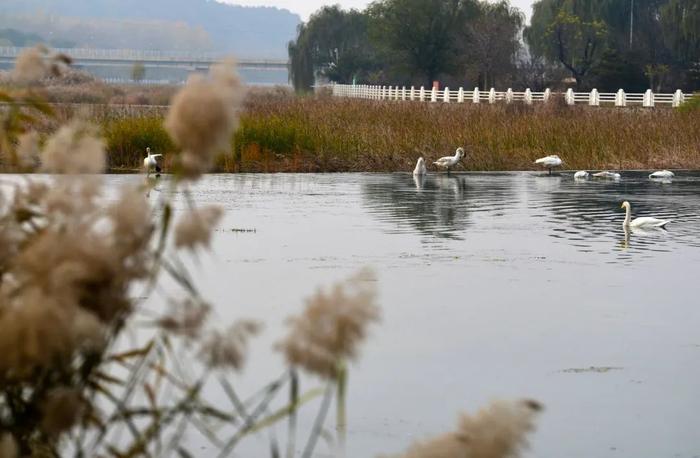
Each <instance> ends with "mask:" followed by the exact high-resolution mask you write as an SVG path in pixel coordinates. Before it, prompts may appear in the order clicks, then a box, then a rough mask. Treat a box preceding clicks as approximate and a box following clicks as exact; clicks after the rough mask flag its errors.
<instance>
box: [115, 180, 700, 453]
mask: <svg viewBox="0 0 700 458" xmlns="http://www.w3.org/2000/svg"><path fill="white" fill-rule="evenodd" d="M108 179H109V180H110V181H112V182H114V183H115V184H116V183H118V182H122V181H125V180H138V179H142V178H139V177H135V176H110V177H109V178H108ZM167 189H168V187H167V178H166V177H164V178H163V180H162V183H161V184H160V185H159V186H158V187H157V189H156V191H154V192H153V193H152V196H151V198H153V199H155V198H158V193H159V192H168V191H167ZM192 195H193V198H194V200H195V202H196V204H197V205H205V204H212V203H216V204H221V205H223V206H224V207H225V208H226V217H225V221H224V223H223V224H222V225H221V227H220V229H219V230H218V231H217V232H216V234H215V238H214V241H213V245H212V253H211V254H210V255H205V256H199V258H197V259H196V260H192V262H197V264H196V265H195V264H193V271H195V272H196V273H197V277H198V278H197V283H198V284H199V285H200V286H201V290H202V291H204V292H205V294H206V296H207V298H208V299H210V300H211V301H212V303H214V304H216V306H217V310H216V312H217V315H219V316H220V317H221V320H222V322H228V321H231V320H233V319H234V318H240V317H242V316H244V317H252V318H257V319H260V320H262V321H264V322H265V323H266V332H265V334H264V335H263V337H262V338H261V339H259V340H257V341H256V342H255V343H254V344H253V347H254V349H253V351H252V354H251V355H250V359H249V361H250V364H249V367H248V369H247V371H246V374H245V375H244V376H242V377H241V378H240V380H236V383H237V385H238V386H239V387H241V390H242V391H245V390H246V389H251V390H252V389H254V388H255V387H256V384H255V380H258V381H259V380H260V379H261V377H272V376H275V375H278V373H279V371H280V368H281V367H282V366H281V361H282V360H281V358H280V356H279V355H277V354H276V353H274V352H272V351H271V350H270V348H271V345H272V343H273V342H274V341H275V340H276V339H277V338H278V337H279V336H280V335H281V333H282V329H283V321H284V319H285V317H287V316H288V315H290V314H292V313H296V312H297V311H299V310H300V309H301V306H302V301H303V298H304V297H307V296H309V295H310V294H312V293H313V291H314V289H315V288H316V287H317V286H319V285H327V284H329V283H330V282H332V281H335V280H338V279H342V278H344V277H345V276H347V275H348V274H350V273H352V272H354V271H356V270H357V268H359V267H362V266H372V267H374V268H375V269H376V271H377V273H378V278H379V279H378V281H379V283H378V286H379V291H380V304H381V305H382V311H383V321H382V323H381V324H380V325H379V326H377V327H375V328H374V329H373V332H372V333H371V336H370V338H369V339H368V342H367V343H366V345H365V346H364V347H363V350H362V356H361V359H360V361H359V362H358V363H357V364H355V365H353V366H352V368H351V373H350V385H349V438H348V447H349V450H348V456H357V457H360V456H375V455H376V454H379V453H390V452H397V451H400V450H403V449H404V448H405V447H406V446H407V445H408V444H409V443H410V442H411V441H413V440H415V439H418V438H424V437H427V436H429V435H430V434H433V433H438V432H442V431H446V430H450V429H452V428H453V425H454V424H455V421H456V418H457V414H458V413H459V411H460V410H463V409H466V410H470V411H473V410H475V409H477V408H478V407H480V406H482V405H484V404H485V403H486V402H487V401H488V400H489V399H492V398H516V397H532V398H535V399H538V400H540V401H541V402H542V403H544V405H545V406H546V410H545V412H544V413H543V415H542V416H541V418H540V421H539V428H538V430H537V432H536V433H535V434H534V435H533V451H532V452H531V453H530V455H529V456H533V457H534V456H537V457H551V458H558V457H581V458H583V457H593V456H595V457H619V456H625V457H649V458H652V457H660V456H664V457H671V456H673V457H676V456H677V457H693V456H697V453H698V451H699V450H700V436H698V434H697V425H698V424H700V414H698V412H700V396H699V395H698V390H697V386H698V382H700V364H698V361H700V334H699V333H698V329H700V312H699V311H698V307H697V300H696V298H697V294H698V283H697V266H698V262H699V261H700V224H699V223H700V221H699V220H700V216H699V215H700V198H699V196H700V175H698V174H683V173H679V174H678V175H677V177H676V179H674V180H673V181H672V182H671V183H661V182H652V181H650V180H648V179H647V174H644V173H632V172H630V173H624V174H623V179H622V180H620V181H618V182H613V181H595V180H589V181H586V182H576V181H574V180H573V178H572V176H571V175H570V174H561V175H559V176H553V177H548V176H545V175H543V174H540V173H532V172H524V173H469V174H452V175H451V176H447V175H446V174H439V175H437V174H429V175H428V176H427V177H426V178H425V179H424V180H415V179H414V178H413V177H412V176H411V175H409V174H322V175H321V174H319V175H315V174H308V175H256V174H240V175H210V176H207V177H205V178H204V179H203V180H202V181H201V182H200V183H198V184H197V185H196V186H195V187H194V188H193V189H192ZM175 197H176V203H177V208H176V211H180V210H182V209H184V208H186V203H185V201H184V200H183V199H182V198H181V197H182V196H180V195H178V196H175ZM623 200H629V201H630V202H631V204H632V211H633V216H656V217H659V218H668V219H671V220H672V222H671V223H670V224H669V225H668V231H667V232H663V231H656V232H651V233H643V234H640V233H631V234H629V235H627V236H626V234H625V232H624V231H623V229H622V225H621V223H622V221H623V219H624V210H622V209H620V203H621V202H622V201H623ZM197 266H198V267H197ZM304 383H305V386H306V387H307V388H308V387H311V386H314V383H318V382H317V381H314V380H313V379H309V380H306V381H305V382H304ZM313 413H315V412H314V411H313V410H309V411H308V413H307V415H306V416H307V417H312V416H313ZM306 421H311V420H310V419H308V420H306ZM302 427H303V425H302ZM280 429H281V430H283V429H284V428H280ZM193 440H197V439H193ZM266 440H267V439H266V436H261V437H259V438H257V439H253V440H251V441H248V442H247V443H246V445H245V446H244V448H243V449H242V452H241V453H244V455H241V456H246V455H245V453H255V452H256V451H258V452H259V453H268V449H267V448H266V447H267V442H266ZM202 447H203V450H204V447H205V446H204V445H203V446H202ZM325 450H326V449H324V448H323V447H320V448H319V451H320V452H322V453H325ZM251 456H254V455H251ZM320 456H323V455H320Z"/></svg>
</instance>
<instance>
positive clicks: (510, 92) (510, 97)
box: [506, 88, 513, 103]
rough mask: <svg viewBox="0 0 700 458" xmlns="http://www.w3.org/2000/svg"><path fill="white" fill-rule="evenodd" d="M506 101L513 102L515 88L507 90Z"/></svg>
mask: <svg viewBox="0 0 700 458" xmlns="http://www.w3.org/2000/svg"><path fill="white" fill-rule="evenodd" d="M506 103H513V89H512V88H508V90H507V91H506Z"/></svg>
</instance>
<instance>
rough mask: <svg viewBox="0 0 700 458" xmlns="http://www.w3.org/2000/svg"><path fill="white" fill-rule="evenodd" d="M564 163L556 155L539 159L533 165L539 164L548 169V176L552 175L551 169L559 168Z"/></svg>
mask: <svg viewBox="0 0 700 458" xmlns="http://www.w3.org/2000/svg"><path fill="white" fill-rule="evenodd" d="M563 162H564V161H562V160H561V158H560V157H559V156H557V155H556V154H552V155H549V156H545V157H541V158H539V159H537V160H536V161H535V164H541V165H542V166H543V167H546V168H547V169H549V174H550V175H551V174H552V168H554V167H559V166H561V164H562V163H563Z"/></svg>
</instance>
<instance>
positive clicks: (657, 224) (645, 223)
mask: <svg viewBox="0 0 700 458" xmlns="http://www.w3.org/2000/svg"><path fill="white" fill-rule="evenodd" d="M620 208H624V209H625V220H624V221H623V222H622V227H624V228H625V229H651V228H663V227H664V226H666V225H667V224H668V223H670V222H671V221H670V220H666V219H658V218H653V217H651V216H642V217H640V218H634V219H632V206H631V205H630V203H629V202H627V201H624V202H622V206H621V207H620Z"/></svg>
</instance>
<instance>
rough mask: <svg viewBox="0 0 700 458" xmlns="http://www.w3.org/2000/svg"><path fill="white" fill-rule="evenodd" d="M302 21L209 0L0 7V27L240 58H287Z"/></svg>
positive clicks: (59, 0) (93, 42) (56, 0)
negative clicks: (289, 42)
mask: <svg viewBox="0 0 700 458" xmlns="http://www.w3.org/2000/svg"><path fill="white" fill-rule="evenodd" d="M300 21H301V19H300V18H299V16H298V15H296V14H293V13H291V12H289V11H287V10H283V9H279V8H271V7H244V6H238V5H229V4H224V3H219V2H216V1H213V0H2V6H1V7H0V28H13V29H17V30H20V31H21V32H23V33H27V34H38V35H41V36H44V37H46V36H50V37H52V39H53V40H54V41H55V40H60V41H62V42H69V43H75V45H76V46H94V47H114V48H124V47H133V48H139V49H183V50H212V51H227V52H232V53H234V54H235V55H237V56H239V57H242V58H243V57H263V58H286V57H287V42H288V41H290V40H292V39H294V37H295V35H296V27H297V25H298V24H299V23H300ZM176 35H177V36H176Z"/></svg>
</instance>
